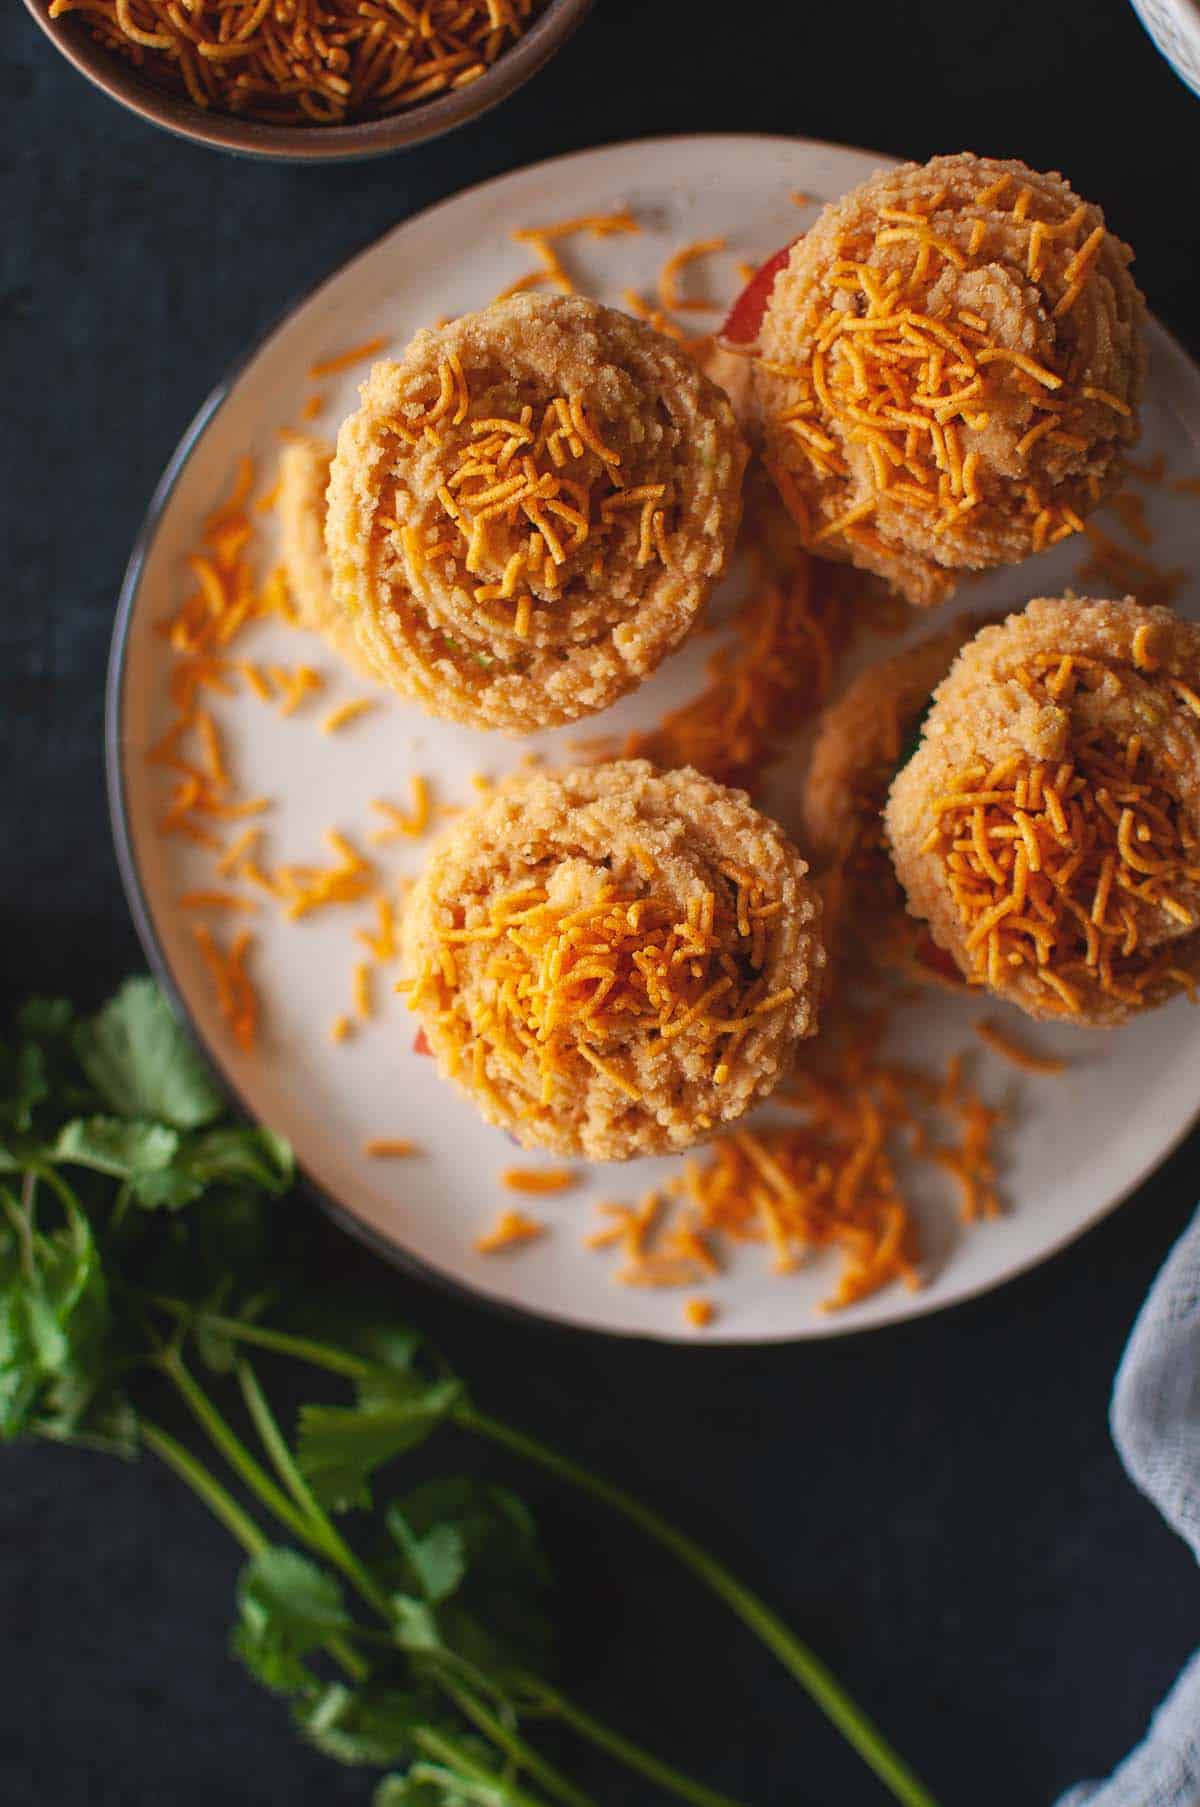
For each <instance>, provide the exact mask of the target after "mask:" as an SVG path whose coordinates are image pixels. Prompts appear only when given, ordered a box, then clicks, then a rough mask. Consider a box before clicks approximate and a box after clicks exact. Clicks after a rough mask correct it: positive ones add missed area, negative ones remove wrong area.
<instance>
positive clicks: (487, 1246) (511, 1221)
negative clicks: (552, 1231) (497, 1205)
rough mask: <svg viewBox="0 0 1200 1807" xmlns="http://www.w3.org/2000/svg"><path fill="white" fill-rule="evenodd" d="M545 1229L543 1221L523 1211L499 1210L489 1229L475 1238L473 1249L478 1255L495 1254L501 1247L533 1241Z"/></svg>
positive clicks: (517, 1245)
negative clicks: (528, 1215)
mask: <svg viewBox="0 0 1200 1807" xmlns="http://www.w3.org/2000/svg"><path fill="white" fill-rule="evenodd" d="M546 1230H547V1226H546V1225H545V1224H544V1223H539V1222H538V1221H537V1219H536V1218H533V1217H526V1215H525V1213H524V1212H523V1211H514V1210H511V1209H509V1210H505V1211H501V1213H500V1215H499V1217H498V1218H497V1219H496V1221H495V1223H494V1224H493V1225H492V1227H491V1229H490V1230H488V1231H487V1233H486V1234H485V1235H483V1236H480V1237H478V1238H477V1239H476V1243H475V1250H476V1253H477V1254H479V1255H496V1254H499V1253H500V1251H501V1250H502V1249H512V1248H520V1247H521V1246H522V1245H523V1244H524V1243H527V1242H534V1241H536V1240H537V1238H538V1237H539V1236H544V1235H545V1234H546Z"/></svg>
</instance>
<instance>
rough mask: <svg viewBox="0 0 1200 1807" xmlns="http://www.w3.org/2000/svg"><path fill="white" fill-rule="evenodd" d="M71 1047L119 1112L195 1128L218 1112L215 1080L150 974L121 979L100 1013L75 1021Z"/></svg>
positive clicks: (218, 1103) (210, 1120)
mask: <svg viewBox="0 0 1200 1807" xmlns="http://www.w3.org/2000/svg"><path fill="white" fill-rule="evenodd" d="M75 1050H76V1053H77V1055H78V1057H79V1061H80V1064H81V1066H82V1067H83V1070H84V1072H85V1073H86V1074H87V1076H88V1078H89V1079H90V1080H91V1082H92V1084H93V1085H94V1086H95V1088H96V1090H97V1091H98V1092H99V1093H100V1095H101V1097H102V1098H103V1099H104V1101H105V1103H106V1104H108V1105H109V1107H110V1108H111V1109H112V1110H114V1111H116V1112H117V1113H118V1115H120V1116H122V1117H148V1118H150V1119H152V1120H153V1121H155V1122H158V1123H167V1124H169V1125H170V1126H171V1128H173V1129H199V1128H201V1127H202V1126H203V1125H204V1124H206V1123H212V1122H214V1121H215V1119H216V1118H217V1117H219V1116H220V1115H221V1111H222V1106H223V1100H222V1097H221V1093H220V1091H219V1089H218V1087H217V1084H216V1082H215V1080H214V1079H213V1077H212V1074H211V1073H210V1072H209V1070H208V1068H207V1066H206V1065H205V1064H204V1061H203V1060H202V1059H201V1057H200V1055H199V1054H198V1053H197V1051H196V1049H195V1047H194V1046H193V1044H192V1043H191V1041H189V1039H188V1037H187V1035H186V1034H185V1033H184V1031H183V1029H182V1028H181V1026H180V1024H179V1023H178V1022H177V1021H176V1018H175V1015H174V1012H173V1011H172V1009H171V1006H170V1005H169V1004H168V1003H167V1000H166V998H165V997H164V996H163V994H162V992H161V991H160V990H159V988H158V986H157V985H156V984H155V983H154V981H153V979H127V980H126V981H125V983H124V985H122V987H121V989H120V991H119V992H118V993H117V995H116V996H115V997H114V998H112V999H111V1000H110V1002H109V1003H107V1004H106V1005H105V1006H104V1008H103V1010H101V1011H100V1012H99V1014H98V1015H96V1016H94V1017H91V1018H89V1020H88V1021H86V1022H83V1023H80V1025H79V1027H78V1029H77V1030H76V1032H75Z"/></svg>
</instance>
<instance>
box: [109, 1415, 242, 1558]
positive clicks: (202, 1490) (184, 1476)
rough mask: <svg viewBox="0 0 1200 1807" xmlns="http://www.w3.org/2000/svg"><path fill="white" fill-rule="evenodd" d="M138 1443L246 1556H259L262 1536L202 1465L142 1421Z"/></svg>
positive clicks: (178, 1444)
mask: <svg viewBox="0 0 1200 1807" xmlns="http://www.w3.org/2000/svg"><path fill="white" fill-rule="evenodd" d="M139 1430H140V1434H141V1439H142V1442H143V1443H144V1444H145V1445H146V1448H147V1449H152V1450H153V1451H154V1453H155V1455H156V1456H158V1457H159V1459H160V1460H161V1461H163V1462H165V1463H166V1465H167V1467H168V1468H171V1469H173V1470H174V1472H175V1473H176V1474H177V1475H178V1476H179V1478H180V1480H181V1481H186V1482H187V1484H188V1486H189V1487H190V1488H191V1490H192V1492H193V1493H195V1494H198V1495H199V1497H200V1498H201V1499H202V1500H203V1501H204V1504H205V1505H206V1506H207V1507H208V1509H209V1511H210V1512H212V1513H213V1514H214V1515H215V1516H216V1517H217V1518H219V1519H220V1521H221V1523H222V1524H223V1525H224V1527H225V1529H226V1530H227V1531H228V1532H229V1533H230V1535H231V1536H232V1537H235V1538H236V1539H237V1541H238V1543H240V1544H241V1546H242V1548H243V1550H245V1552H246V1554H247V1555H248V1556H261V1555H262V1553H263V1551H264V1550H265V1549H266V1548H267V1547H268V1544H267V1539H266V1538H265V1537H264V1536H263V1534H262V1532H261V1531H260V1530H259V1528H258V1526H257V1525H256V1524H255V1522H254V1520H253V1519H252V1518H251V1517H250V1515H249V1513H248V1512H244V1511H243V1510H242V1508H241V1507H240V1506H239V1505H238V1503H237V1501H236V1500H235V1499H234V1497H233V1495H232V1494H231V1493H227V1492H226V1490H225V1488H224V1487H222V1485H221V1483H220V1481H218V1480H217V1479H216V1477H215V1475H212V1474H210V1473H209V1471H208V1469H207V1468H205V1466H204V1464H203V1463H202V1462H198V1461H197V1460H196V1458H195V1456H193V1455H192V1453H191V1451H190V1450H187V1449H185V1448H184V1446H183V1444H182V1443H177V1442H176V1441H175V1438H174V1437H172V1436H170V1435H169V1433H168V1432H167V1431H164V1430H163V1429H162V1428H161V1427H160V1426H159V1425H157V1424H154V1423H152V1422H151V1421H150V1420H149V1419H147V1418H143V1419H142V1420H141V1423H140V1426H139Z"/></svg>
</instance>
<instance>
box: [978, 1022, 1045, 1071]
mask: <svg viewBox="0 0 1200 1807" xmlns="http://www.w3.org/2000/svg"><path fill="white" fill-rule="evenodd" d="M974 1028H975V1033H976V1035H977V1036H978V1037H979V1039H980V1041H981V1042H985V1043H986V1044H987V1046H988V1047H989V1048H991V1049H992V1050H993V1052H994V1053H996V1054H999V1055H1001V1056H1003V1058H1004V1059H1005V1060H1008V1061H1011V1062H1012V1064H1013V1066H1014V1067H1021V1068H1022V1069H1023V1070H1024V1071H1025V1072H1026V1073H1064V1072H1065V1071H1066V1068H1067V1063H1066V1061H1065V1060H1061V1059H1060V1058H1059V1057H1058V1055H1056V1054H1035V1053H1034V1052H1033V1050H1032V1049H1030V1048H1023V1047H1021V1045H1020V1043H1018V1042H1015V1041H1013V1040H1012V1039H1011V1037H1010V1036H1009V1035H1007V1034H1006V1033H1005V1031H1004V1030H1003V1029H1000V1028H998V1027H997V1025H996V1024H995V1023H990V1022H987V1021H986V1020H985V1021H984V1022H979V1023H976V1024H975V1025H974Z"/></svg>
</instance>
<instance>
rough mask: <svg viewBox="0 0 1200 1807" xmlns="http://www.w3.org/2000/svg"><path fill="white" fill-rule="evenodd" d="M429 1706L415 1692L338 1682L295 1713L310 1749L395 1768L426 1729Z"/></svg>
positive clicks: (341, 1760)
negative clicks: (415, 1736)
mask: <svg viewBox="0 0 1200 1807" xmlns="http://www.w3.org/2000/svg"><path fill="white" fill-rule="evenodd" d="M433 1710H434V1709H433V1707H432V1703H431V1701H430V1700H429V1699H428V1698H427V1697H426V1696H425V1695H423V1694H421V1693H418V1692H417V1691H416V1690H410V1689H404V1688H398V1687H387V1686H382V1685H380V1684H377V1683H376V1684H372V1683H366V1684H365V1685H364V1686H362V1687H358V1688H351V1687H348V1686H347V1685H346V1684H345V1683H342V1682H332V1683H330V1684H329V1686H327V1687H323V1688H322V1689H321V1690H320V1692H319V1693H318V1694H317V1695H316V1696H315V1697H312V1696H310V1697H308V1698H306V1699H304V1700H302V1701H300V1702H298V1703H297V1705H296V1706H295V1707H294V1709H293V1715H292V1716H293V1718H294V1719H295V1721H296V1724H297V1726H298V1727H299V1728H300V1730H301V1731H302V1732H303V1734H304V1736H305V1737H306V1738H307V1739H308V1741H309V1743H310V1744H315V1745H316V1747H317V1749H318V1750H320V1751H324V1753H325V1755H326V1756H327V1757H333V1758H335V1759H336V1761H337V1762H339V1763H370V1764H375V1765H378V1766H382V1765H383V1764H385V1763H398V1762H400V1761H401V1760H402V1759H404V1758H406V1757H408V1756H410V1755H411V1754H412V1752H413V1748H414V1746H413V1742H412V1734H413V1732H414V1730H415V1729H416V1728H417V1727H419V1726H425V1725H428V1724H429V1722H430V1719H431V1717H432V1716H433Z"/></svg>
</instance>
